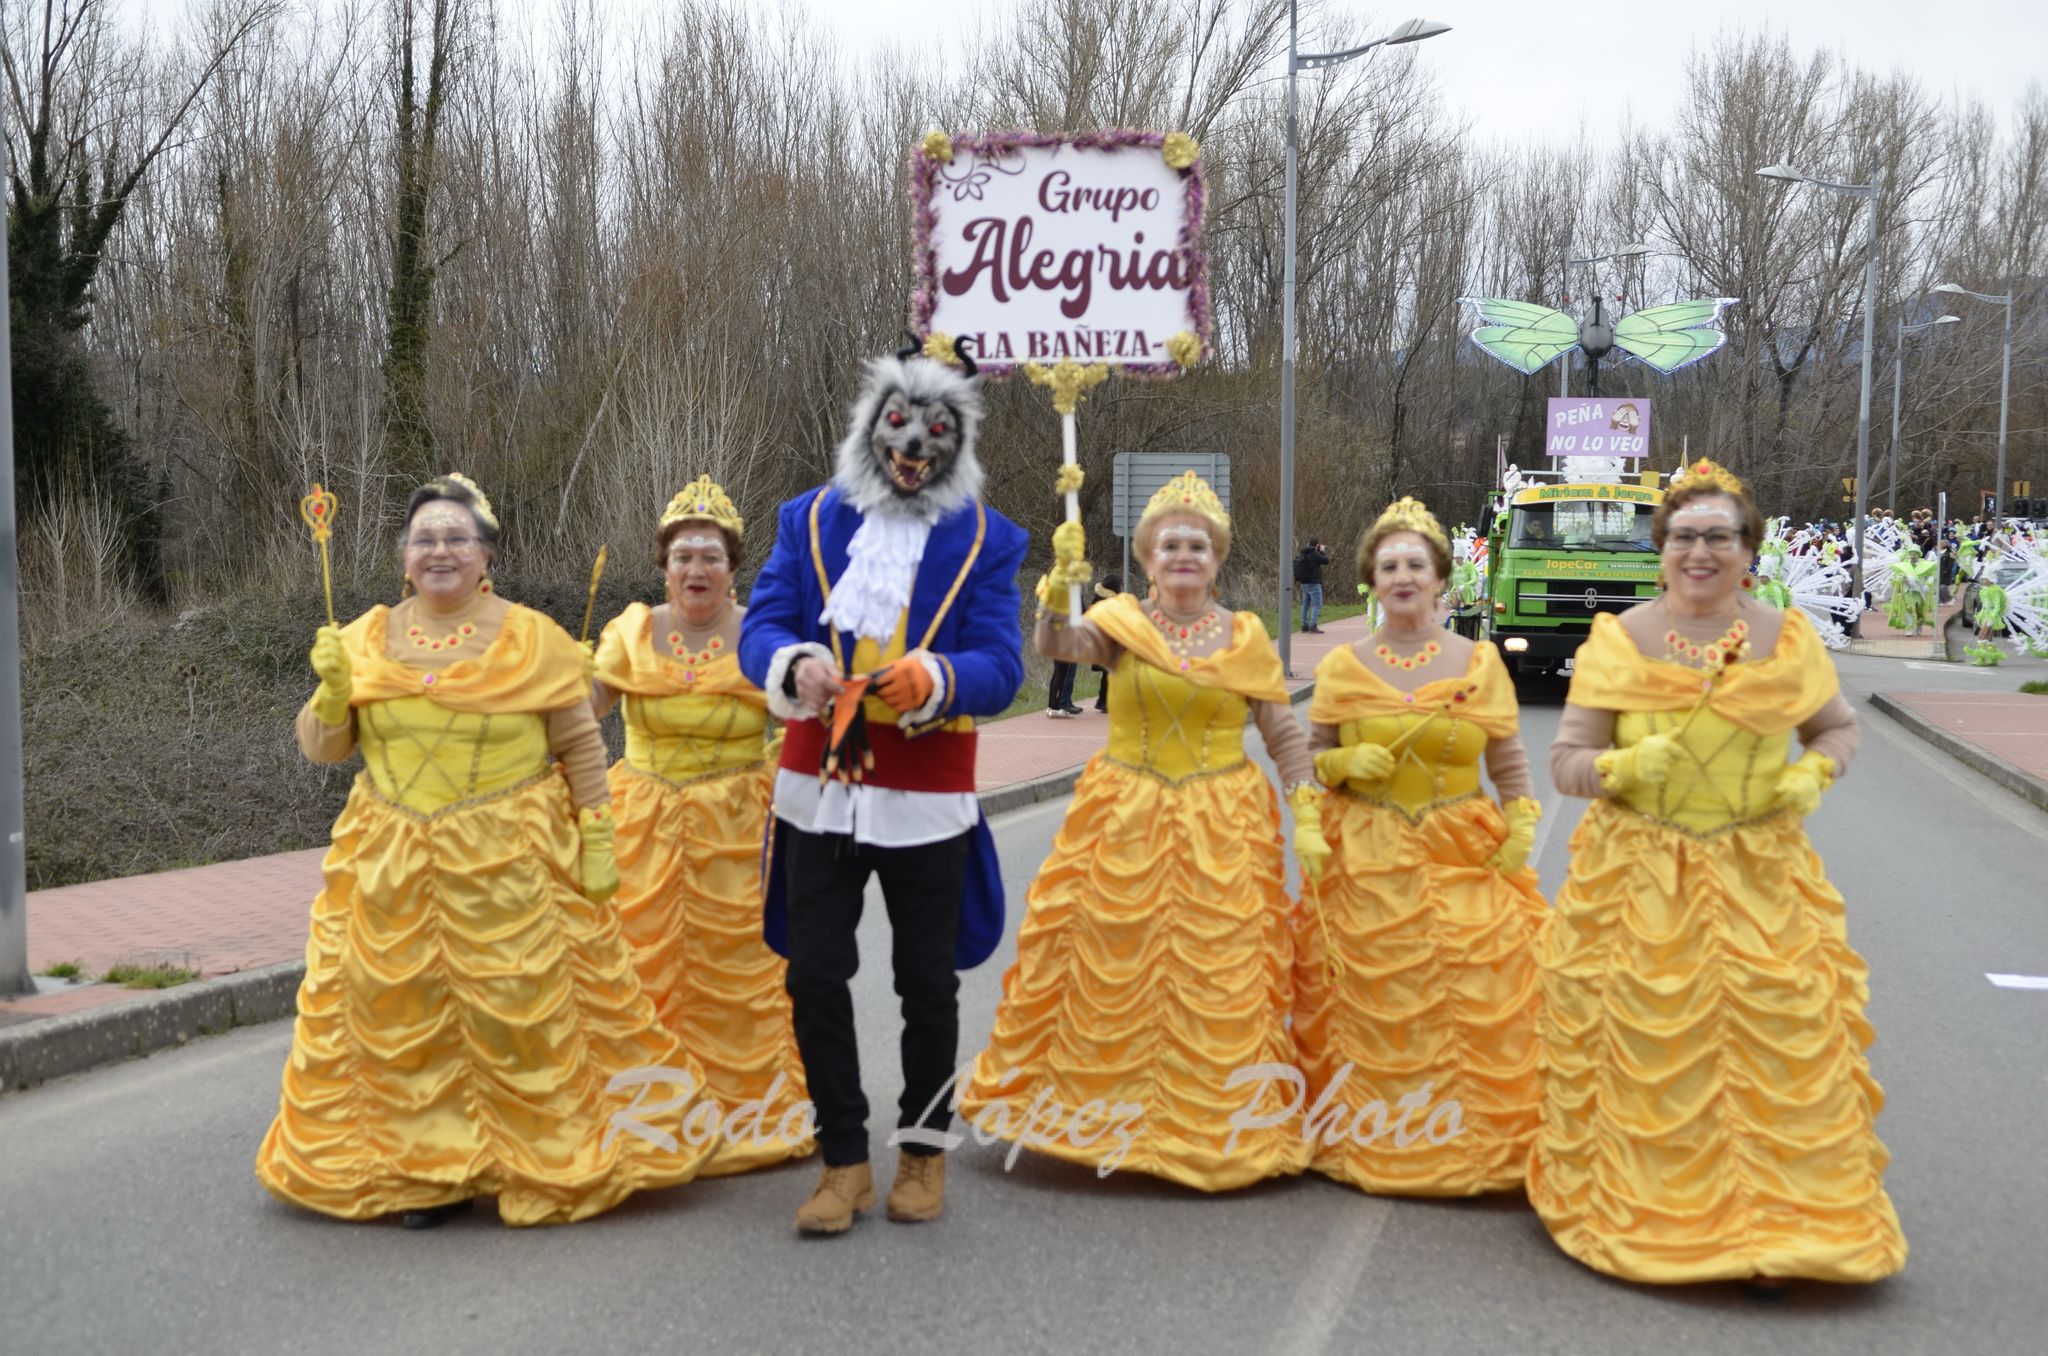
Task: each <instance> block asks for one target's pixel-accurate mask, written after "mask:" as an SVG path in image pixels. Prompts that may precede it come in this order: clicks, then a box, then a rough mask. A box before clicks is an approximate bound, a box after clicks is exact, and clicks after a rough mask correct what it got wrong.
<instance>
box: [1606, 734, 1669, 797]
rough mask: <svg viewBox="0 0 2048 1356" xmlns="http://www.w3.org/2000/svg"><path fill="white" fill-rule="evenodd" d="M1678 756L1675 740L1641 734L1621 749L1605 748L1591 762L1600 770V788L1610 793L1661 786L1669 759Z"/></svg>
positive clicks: (1666, 775)
mask: <svg viewBox="0 0 2048 1356" xmlns="http://www.w3.org/2000/svg"><path fill="white" fill-rule="evenodd" d="M1677 754H1678V737H1677V736H1676V735H1668V734H1653V735H1645V736H1644V737H1643V738H1641V739H1639V740H1637V741H1636V742H1635V743H1633V744H1631V745H1629V746H1628V747H1627V748H1625V749H1609V750H1608V751H1607V752H1605V753H1603V754H1601V755H1600V756H1599V757H1598V758H1596V759H1594V760H1593V766H1594V767H1595V768H1598V769H1599V771H1600V786H1601V788H1602V789H1603V790H1605V791H1608V792H1610V793H1613V792H1618V791H1628V790H1631V789H1633V788H1635V787H1639V786H1646V787H1654V786H1662V785H1664V779H1665V778H1666V777H1669V776H1670V775H1671V760H1672V759H1673V758H1674V757H1676V756H1677Z"/></svg>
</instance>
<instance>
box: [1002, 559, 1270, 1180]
mask: <svg viewBox="0 0 2048 1356" xmlns="http://www.w3.org/2000/svg"><path fill="white" fill-rule="evenodd" d="M1088 620H1089V621H1091V622H1093V623H1095V624H1096V625H1098V626H1100V627H1101V628H1102V629H1103V630H1104V631H1105V632H1107V633H1109V634H1110V636H1111V637H1112V638H1113V639H1115V640H1116V641H1118V642H1119V643H1120V644H1122V645H1123V646H1124V647H1125V650H1124V653H1123V655H1122V656H1121V657H1120V658H1119V659H1118V660H1117V662H1116V665H1115V667H1114V668H1113V669H1112V670H1111V671H1110V675H1109V683H1110V708H1109V709H1110V734H1109V744H1108V747H1107V748H1106V749H1105V750H1104V751H1103V752H1101V753H1098V754H1096V755H1095V757H1094V758H1093V759H1091V760H1090V762H1089V764H1088V766H1087V768H1086V769H1084V770H1083V772H1082V774H1081V777H1080V780H1079V781H1078V782H1077V783H1076V785H1075V787H1074V799H1073V805H1072V808H1071V809H1069V810H1068V812H1067V817H1066V820H1065V822H1064V823H1063V824H1062V825H1061V826H1060V831H1059V833H1058V835H1057V836H1056V837H1055V838H1054V840H1053V847H1052V853H1051V855H1050V856H1048V857H1047V858H1046V860H1045V864H1044V865H1043V866H1042V867H1040V868H1039V872H1038V876H1037V878H1036V880H1034V881H1033V883H1032V886H1031V892H1030V896H1029V899H1028V902H1027V904H1026V913H1025V917H1024V921H1023V923H1022V925H1021V928H1020V930H1019V933H1018V937H1017V960H1016V962H1015V964H1013V965H1012V966H1011V967H1010V969H1009V971H1008V973H1006V974H1005V975H1004V976H1003V998H1002V1002H1001V1005H1000V1006H999V1007H998V1009H997V1011H996V1020H995V1029H994V1030H993V1031H992V1032H991V1033H990V1035H989V1040H988V1047H987V1049H985V1050H983V1051H982V1053H981V1054H980V1055H979V1056H978V1057H977V1058H976V1059H975V1061H974V1066H973V1073H972V1077H971V1078H970V1079H969V1080H968V1082H967V1085H966V1087H965V1089H964V1091H963V1095H962V1099H961V1111H962V1113H963V1114H964V1115H965V1116H966V1117H967V1118H968V1119H969V1121H970V1124H971V1125H972V1127H973V1128H974V1130H975V1132H976V1133H978V1134H980V1135H982V1136H984V1137H991V1136H992V1137H994V1138H999V1139H1004V1140H1010V1141H1012V1142H1016V1141H1019V1140H1020V1139H1021V1141H1022V1142H1023V1143H1024V1145H1025V1147H1027V1148H1031V1149H1033V1150H1036V1151H1038V1152H1041V1153H1046V1154H1050V1155H1053V1156H1055V1157H1059V1158H1065V1159H1068V1160H1070V1161H1073V1162H1078V1163H1085V1164H1088V1165H1090V1166H1093V1167H1095V1168H1096V1170H1097V1172H1098V1173H1100V1174H1103V1175H1107V1174H1108V1173H1109V1172H1111V1171H1125V1170H1129V1171H1136V1172H1145V1173H1150V1174H1152V1175H1154V1176H1158V1177H1164V1178H1168V1179H1169V1180H1172V1181H1175V1182H1179V1183H1181V1184H1183V1185H1186V1186H1191V1187H1196V1188H1199V1189H1201V1190H1204V1191H1223V1190H1228V1189H1231V1188H1234V1187H1240V1186H1245V1185H1248V1184H1250V1183H1252V1182H1256V1181H1259V1180H1261V1179H1263V1178H1267V1177H1272V1176H1276V1175H1280V1174H1293V1173H1298V1172H1300V1171H1301V1170H1302V1168H1303V1167H1304V1166H1306V1164H1307V1162H1308V1146H1307V1144H1306V1142H1305V1141H1304V1140H1303V1139H1302V1137H1301V1117H1300V1113H1299V1110H1298V1108H1295V1109H1293V1110H1291V1111H1290V1106H1291V1104H1292V1103H1294V1102H1295V1101H1296V1098H1297V1090H1296V1089H1295V1088H1294V1087H1293V1086H1292V1085H1290V1084H1289V1083H1288V1082H1286V1081H1285V1080H1284V1079H1280V1078H1274V1077H1265V1076H1260V1075H1257V1074H1256V1073H1241V1071H1253V1070H1255V1068H1256V1066H1268V1067H1272V1066H1279V1067H1286V1066H1291V1065H1292V1064H1293V1060H1294V1051H1293V1043H1292V1041H1291V1040H1290V1039H1289V1037H1288V1035H1287V1029H1286V1017H1287V1003H1288V988H1289V979H1288V961H1289V954H1290V950H1291V944H1290V941H1289V937H1288V931H1287V914H1288V909H1289V904H1288V899H1287V894H1286V887H1285V876H1284V871H1285V861H1284V858H1283V854H1282V843H1281V837H1280V812H1279V799H1278V797H1277V796H1276V795H1275V794H1274V791H1273V786H1272V783H1271V782H1270V781H1269V780H1268V779H1267V777H1266V774H1265V773H1264V772H1263V771H1262V770H1261V769H1260V768H1259V766H1258V764H1256V763H1254V762H1252V761H1251V760H1250V759H1249V758H1248V757H1247V756H1246V755H1245V751H1244V728H1245V722H1246V717H1247V715H1248V714H1249V710H1250V708H1249V705H1248V699H1249V698H1253V697H1257V698H1263V699H1265V700H1269V701H1282V702H1284V701H1285V700H1286V696H1287V694H1286V688H1285V686H1284V683H1283V681H1282V678H1281V674H1280V666H1279V659H1278V656H1277V655H1276V654H1275V653H1274V650H1273V646H1272V641H1271V640H1270V639H1269V638H1268V636H1267V635H1266V630H1265V628H1264V627H1263V626H1262V625H1260V623H1259V621H1258V619H1257V618H1256V617H1254V616H1253V615H1252V614H1250V613H1248V612H1240V613H1238V614H1237V615H1236V618H1235V622H1234V626H1233V631H1232V636H1231V641H1230V644H1229V645H1228V646H1227V647H1226V648H1225V649H1223V650H1221V651H1219V652H1218V653H1217V654H1215V655H1212V656H1209V657H1207V658H1201V659H1193V660H1187V661H1183V660H1182V659H1181V658H1180V657H1179V656H1176V655H1174V654H1172V653H1171V652H1170V651H1169V650H1168V649H1167V647H1166V645H1165V643H1164V642H1163V641H1162V640H1161V639H1160V636H1159V631H1158V628H1157V627H1155V626H1154V625H1153V623H1152V622H1151V620H1150V619H1149V618H1147V617H1146V616H1145V614H1144V612H1143V610H1142V609H1141V608H1140V606H1139V605H1138V603H1137V602H1136V600H1135V599H1131V598H1128V597H1124V598H1118V599H1110V600H1107V601H1105V602H1103V603H1100V604H1097V605H1096V606H1095V607H1094V608H1092V609H1090V611H1089V613H1088ZM1234 1074H1236V1075H1239V1079H1238V1081H1236V1082H1235V1083H1233V1081H1232V1076H1233V1075H1234ZM1234 1115H1235V1116H1237V1117H1239V1119H1240V1121H1241V1122H1242V1123H1241V1124H1240V1125H1237V1126H1233V1124H1232V1117H1233V1116H1234ZM1233 1137H1234V1141H1233Z"/></svg>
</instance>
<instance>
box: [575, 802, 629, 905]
mask: <svg viewBox="0 0 2048 1356" xmlns="http://www.w3.org/2000/svg"><path fill="white" fill-rule="evenodd" d="M576 827H577V829H578V830H579V831H580V832H581V833H582V834H583V868H582V874H583V881H582V884H583V897H584V898H585V899H587V900H589V901H590V902H591V903H593V904H602V903H604V902H605V901H606V900H608V899H610V898H611V897H612V896H613V895H615V894H617V893H618V892H619V864H618V861H617V859H615V858H614V857H613V856H612V807H611V806H609V805H600V806H598V807H597V808H596V809H594V810H593V809H590V808H589V807H588V806H586V807H584V808H583V809H581V810H578V811H577V812H576Z"/></svg>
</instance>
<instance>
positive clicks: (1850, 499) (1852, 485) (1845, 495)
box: [1842, 476, 1856, 504]
mask: <svg viewBox="0 0 2048 1356" xmlns="http://www.w3.org/2000/svg"><path fill="white" fill-rule="evenodd" d="M1842 502H1843V503H1845V504H1853V503H1855V502H1856V477H1855V476H1843V477H1842Z"/></svg>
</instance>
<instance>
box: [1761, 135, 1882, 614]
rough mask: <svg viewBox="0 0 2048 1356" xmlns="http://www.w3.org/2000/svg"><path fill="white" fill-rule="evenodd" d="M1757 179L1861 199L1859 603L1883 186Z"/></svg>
mask: <svg viewBox="0 0 2048 1356" xmlns="http://www.w3.org/2000/svg"><path fill="white" fill-rule="evenodd" d="M1756 173H1757V177H1758V178H1760V179H1775V180H1777V181H1778V182H1780V183H1788V184H1812V185H1813V186H1814V187H1815V188H1824V189H1826V190H1827V191H1828V192H1830V193H1839V194H1841V195H1842V196H1843V197H1848V198H1861V199H1863V201H1864V216H1863V247H1864V259H1863V395H1862V398H1861V400H1860V401H1859V402H1858V405H1857V411H1856V524H1855V536H1856V563H1855V566H1854V569H1853V571H1852V573H1851V577H1850V580H1849V591H1850V595H1851V596H1852V597H1854V598H1856V599H1857V600H1858V601H1859V602H1860V601H1861V600H1862V598H1863V519H1864V516H1865V514H1866V513H1867V512H1868V511H1869V508H1870V350H1871V346H1872V344H1873V343H1874V342H1875V339H1874V326H1875V322H1876V314H1875V312H1874V311H1873V310H1872V309H1871V307H1872V305H1873V304H1874V303H1875V302H1876V300H1877V194H1878V190H1879V189H1880V188H1881V187H1882V186H1883V181H1884V180H1883V176H1882V175H1879V176H1877V177H1876V178H1874V179H1872V180H1871V181H1870V182H1869V183H1867V184H1835V183H1829V182H1828V181H1827V180H1826V179H1816V178H1814V177H1813V176H1812V175H1810V174H1804V173H1801V172H1800V171H1799V170H1796V169H1794V168H1792V167H1791V166H1790V165H1766V166H1764V167H1763V168H1762V169H1760V170H1758V171H1757V172H1756ZM1862 630H1863V618H1862V617H1861V616H1860V615H1859V616H1858V617H1857V618H1856V623H1855V625H1854V626H1853V627H1852V628H1851V631H1850V634H1852V635H1861V634H1862Z"/></svg>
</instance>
